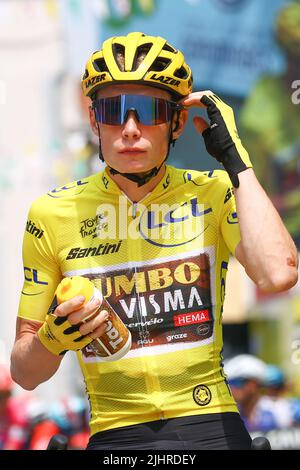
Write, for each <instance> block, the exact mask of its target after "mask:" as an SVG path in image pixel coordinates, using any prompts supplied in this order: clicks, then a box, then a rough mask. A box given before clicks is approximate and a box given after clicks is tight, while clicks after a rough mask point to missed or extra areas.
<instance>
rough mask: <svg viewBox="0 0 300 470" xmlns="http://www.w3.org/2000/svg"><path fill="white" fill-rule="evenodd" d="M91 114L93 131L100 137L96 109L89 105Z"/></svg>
mask: <svg viewBox="0 0 300 470" xmlns="http://www.w3.org/2000/svg"><path fill="white" fill-rule="evenodd" d="M89 116H90V124H91V128H92V131H93V132H94V134H95V135H96V136H97V137H98V125H97V121H96V116H95V111H94V109H93V108H92V106H90V107H89Z"/></svg>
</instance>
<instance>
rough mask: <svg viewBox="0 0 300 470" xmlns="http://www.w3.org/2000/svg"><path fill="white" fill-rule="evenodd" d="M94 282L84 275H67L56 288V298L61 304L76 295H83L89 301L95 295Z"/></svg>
mask: <svg viewBox="0 0 300 470" xmlns="http://www.w3.org/2000/svg"><path fill="white" fill-rule="evenodd" d="M93 292H94V284H93V283H92V282H91V281H90V280H89V279H87V278H86V277H83V276H73V277H65V278H64V279H63V280H62V281H61V282H60V284H59V285H58V286H57V289H56V298H57V301H58V303H59V304H61V303H62V302H66V301H67V300H70V299H72V298H73V297H76V296H77V295H83V296H84V297H85V302H89V300H90V298H91V297H92V296H93Z"/></svg>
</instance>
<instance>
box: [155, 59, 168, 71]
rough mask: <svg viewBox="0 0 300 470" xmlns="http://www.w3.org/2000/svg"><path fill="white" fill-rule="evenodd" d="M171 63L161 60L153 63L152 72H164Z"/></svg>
mask: <svg viewBox="0 0 300 470" xmlns="http://www.w3.org/2000/svg"><path fill="white" fill-rule="evenodd" d="M170 62H171V61H170V60H169V59H162V58H159V59H157V60H156V61H155V62H153V64H152V66H151V70H153V71H155V72H161V71H162V70H165V69H166V68H167V67H168V65H169V64H170Z"/></svg>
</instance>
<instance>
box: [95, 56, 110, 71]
mask: <svg viewBox="0 0 300 470" xmlns="http://www.w3.org/2000/svg"><path fill="white" fill-rule="evenodd" d="M93 65H94V68H95V70H97V72H108V67H107V65H106V62H105V60H104V59H95V60H94V62H93Z"/></svg>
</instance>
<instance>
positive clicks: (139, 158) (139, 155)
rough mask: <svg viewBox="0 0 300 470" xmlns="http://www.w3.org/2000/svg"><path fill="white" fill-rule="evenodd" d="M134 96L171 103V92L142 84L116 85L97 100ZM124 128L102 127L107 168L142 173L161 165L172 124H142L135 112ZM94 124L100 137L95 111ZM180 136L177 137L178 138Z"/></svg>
mask: <svg viewBox="0 0 300 470" xmlns="http://www.w3.org/2000/svg"><path fill="white" fill-rule="evenodd" d="M121 94H134V95H143V96H151V97H156V98H162V99H166V100H170V95H169V93H168V92H167V91H164V90H160V89H157V88H153V87H148V86H140V85H130V84H125V85H112V86H108V87H107V88H105V89H104V90H101V91H100V92H98V95H97V99H101V98H108V97H113V96H119V95H121ZM126 117H127V119H126V120H125V122H124V123H123V124H120V125H109V124H101V123H98V125H99V130H100V138H101V150H102V154H103V157H104V160H105V162H106V163H107V165H109V166H111V167H112V168H114V169H116V170H118V171H119V172H121V173H140V172H144V171H148V170H150V169H152V168H153V167H155V166H159V165H160V164H161V163H162V162H163V160H164V159H165V157H166V154H167V151H168V142H169V133H170V126H171V122H166V123H162V124H156V125H144V124H142V123H141V122H140V121H139V119H138V117H137V115H136V114H135V112H134V111H129V112H128V114H127V116H126ZM90 118H91V125H92V129H93V131H94V133H95V134H96V135H98V129H97V123H96V120H95V116H94V113H93V111H92V110H91V112H90ZM176 137H177V135H176Z"/></svg>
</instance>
